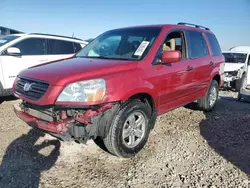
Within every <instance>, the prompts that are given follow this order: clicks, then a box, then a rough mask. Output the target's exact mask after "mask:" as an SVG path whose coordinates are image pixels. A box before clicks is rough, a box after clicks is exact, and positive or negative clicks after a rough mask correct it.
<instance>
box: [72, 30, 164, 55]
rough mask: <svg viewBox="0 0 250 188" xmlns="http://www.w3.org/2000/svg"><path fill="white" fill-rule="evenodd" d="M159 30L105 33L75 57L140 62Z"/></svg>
mask: <svg viewBox="0 0 250 188" xmlns="http://www.w3.org/2000/svg"><path fill="white" fill-rule="evenodd" d="M160 30H161V28H159V27H152V28H126V29H117V30H112V31H107V32H105V33H104V34H102V35H100V36H99V37H97V38H96V39H94V40H93V41H92V42H90V43H89V44H88V45H87V46H85V47H84V48H83V49H82V50H81V51H80V52H79V53H78V54H77V55H76V57H87V58H99V59H120V60H141V59H143V58H144V57H145V56H146V54H147V53H148V51H149V49H150V48H151V46H152V45H153V43H154V41H155V39H156V37H157V36H158V35H159V33H160Z"/></svg>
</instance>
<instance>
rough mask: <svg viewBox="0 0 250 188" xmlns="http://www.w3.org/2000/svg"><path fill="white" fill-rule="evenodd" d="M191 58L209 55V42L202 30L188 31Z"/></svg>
mask: <svg viewBox="0 0 250 188" xmlns="http://www.w3.org/2000/svg"><path fill="white" fill-rule="evenodd" d="M187 38H188V55H189V58H200V57H204V56H207V55H208V47H207V43H206V41H205V39H204V36H203V34H202V33H201V32H198V31H187Z"/></svg>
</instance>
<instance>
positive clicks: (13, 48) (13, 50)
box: [7, 47, 21, 56]
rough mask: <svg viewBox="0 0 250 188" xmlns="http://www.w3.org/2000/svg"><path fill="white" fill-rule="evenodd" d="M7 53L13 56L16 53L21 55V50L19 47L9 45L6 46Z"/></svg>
mask: <svg viewBox="0 0 250 188" xmlns="http://www.w3.org/2000/svg"><path fill="white" fill-rule="evenodd" d="M7 54H8V55H13V56H18V55H21V51H20V50H19V48H16V47H10V48H7Z"/></svg>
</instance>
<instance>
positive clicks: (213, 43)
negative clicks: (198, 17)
mask: <svg viewBox="0 0 250 188" xmlns="http://www.w3.org/2000/svg"><path fill="white" fill-rule="evenodd" d="M206 35H207V38H208V41H209V43H210V46H211V48H212V52H213V55H214V56H218V55H221V48H220V45H219V42H218V40H217V39H216V37H215V35H214V34H211V33H206Z"/></svg>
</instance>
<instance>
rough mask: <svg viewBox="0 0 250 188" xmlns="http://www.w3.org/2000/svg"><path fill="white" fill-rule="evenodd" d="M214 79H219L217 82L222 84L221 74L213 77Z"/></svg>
mask: <svg viewBox="0 0 250 188" xmlns="http://www.w3.org/2000/svg"><path fill="white" fill-rule="evenodd" d="M213 80H216V81H217V83H218V84H219V85H220V81H221V80H220V75H218V74H217V75H215V76H214V77H213Z"/></svg>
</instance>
